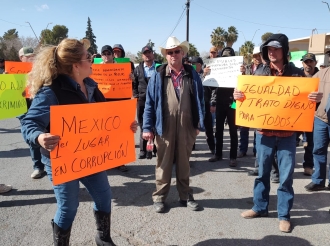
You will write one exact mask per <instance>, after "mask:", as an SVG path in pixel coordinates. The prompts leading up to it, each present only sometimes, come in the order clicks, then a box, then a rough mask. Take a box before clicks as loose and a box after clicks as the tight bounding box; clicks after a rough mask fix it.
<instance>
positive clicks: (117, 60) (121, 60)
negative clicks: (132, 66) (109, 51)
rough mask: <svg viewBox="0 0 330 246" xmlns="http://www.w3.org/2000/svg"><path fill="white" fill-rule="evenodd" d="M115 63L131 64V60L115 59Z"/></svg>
mask: <svg viewBox="0 0 330 246" xmlns="http://www.w3.org/2000/svg"><path fill="white" fill-rule="evenodd" d="M115 62H116V63H128V62H130V59H129V58H126V57H124V58H115Z"/></svg>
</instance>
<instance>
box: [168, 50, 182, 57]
mask: <svg viewBox="0 0 330 246" xmlns="http://www.w3.org/2000/svg"><path fill="white" fill-rule="evenodd" d="M180 52H181V50H174V51H167V54H168V55H169V56H171V55H173V53H175V54H179V53H180Z"/></svg>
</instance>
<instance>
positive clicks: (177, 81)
mask: <svg viewBox="0 0 330 246" xmlns="http://www.w3.org/2000/svg"><path fill="white" fill-rule="evenodd" d="M169 70H170V74H171V79H172V83H173V86H174V90H175V94H176V97H177V98H178V100H180V92H181V86H182V76H183V72H184V69H183V66H182V67H181V70H180V72H179V73H178V74H176V73H175V71H174V70H173V69H171V68H169Z"/></svg>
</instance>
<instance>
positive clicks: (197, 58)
mask: <svg viewBox="0 0 330 246" xmlns="http://www.w3.org/2000/svg"><path fill="white" fill-rule="evenodd" d="M189 60H190V62H191V63H200V64H201V65H203V64H204V63H203V60H202V58H200V57H199V56H193V57H191V58H190V59H189Z"/></svg>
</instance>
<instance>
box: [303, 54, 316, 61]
mask: <svg viewBox="0 0 330 246" xmlns="http://www.w3.org/2000/svg"><path fill="white" fill-rule="evenodd" d="M307 60H312V61H316V58H315V55H314V54H312V53H307V54H306V55H304V56H303V57H302V58H301V60H300V61H307Z"/></svg>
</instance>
